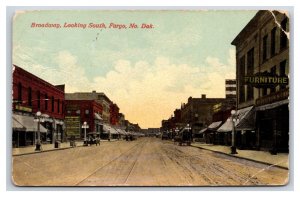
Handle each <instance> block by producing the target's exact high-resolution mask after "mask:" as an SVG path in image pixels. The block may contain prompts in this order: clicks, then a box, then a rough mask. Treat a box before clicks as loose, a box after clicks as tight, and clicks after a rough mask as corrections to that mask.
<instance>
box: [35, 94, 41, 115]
mask: <svg viewBox="0 0 300 197" xmlns="http://www.w3.org/2000/svg"><path fill="white" fill-rule="evenodd" d="M36 97H37V107H38V109H39V110H40V108H41V92H40V91H39V90H38V91H37V93H36Z"/></svg>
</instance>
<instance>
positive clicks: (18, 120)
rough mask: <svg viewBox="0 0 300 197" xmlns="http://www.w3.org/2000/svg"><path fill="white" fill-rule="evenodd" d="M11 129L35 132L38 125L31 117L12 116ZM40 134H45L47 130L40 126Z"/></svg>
mask: <svg viewBox="0 0 300 197" xmlns="http://www.w3.org/2000/svg"><path fill="white" fill-rule="evenodd" d="M12 118H13V129H17V130H20V129H21V127H23V131H26V132H29V131H32V132H37V127H38V125H37V124H38V123H37V122H36V121H34V117H33V116H23V115H19V114H13V117H12ZM40 132H41V133H47V129H46V128H45V127H43V125H41V124H40Z"/></svg>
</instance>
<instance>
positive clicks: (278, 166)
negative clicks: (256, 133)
mask: <svg viewBox="0 0 300 197" xmlns="http://www.w3.org/2000/svg"><path fill="white" fill-rule="evenodd" d="M191 146H192V147H195V148H199V149H203V150H207V151H211V152H215V153H220V154H223V155H227V156H230V157H235V158H238V159H245V160H248V161H252V162H256V163H261V164H265V165H272V166H275V167H277V168H281V169H284V170H289V168H288V167H284V166H280V165H276V164H272V163H268V162H264V161H258V160H254V159H249V158H247V157H241V156H236V155H232V154H228V153H224V152H221V151H216V150H210V149H206V148H203V147H199V146H195V145H192V144H191Z"/></svg>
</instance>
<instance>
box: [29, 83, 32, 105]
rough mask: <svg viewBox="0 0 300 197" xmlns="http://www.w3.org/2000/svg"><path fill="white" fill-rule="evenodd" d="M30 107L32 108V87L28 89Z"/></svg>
mask: <svg viewBox="0 0 300 197" xmlns="http://www.w3.org/2000/svg"><path fill="white" fill-rule="evenodd" d="M28 105H29V106H32V89H31V87H29V88H28Z"/></svg>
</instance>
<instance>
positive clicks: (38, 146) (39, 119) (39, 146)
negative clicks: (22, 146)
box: [34, 111, 43, 151]
mask: <svg viewBox="0 0 300 197" xmlns="http://www.w3.org/2000/svg"><path fill="white" fill-rule="evenodd" d="M34 121H35V122H37V138H38V139H37V142H36V144H35V151H41V150H42V144H41V131H40V122H43V120H42V113H41V112H40V111H37V112H36V118H35V119H34Z"/></svg>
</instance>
